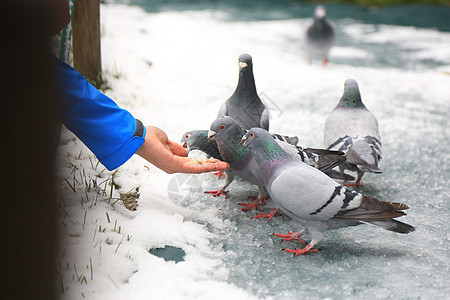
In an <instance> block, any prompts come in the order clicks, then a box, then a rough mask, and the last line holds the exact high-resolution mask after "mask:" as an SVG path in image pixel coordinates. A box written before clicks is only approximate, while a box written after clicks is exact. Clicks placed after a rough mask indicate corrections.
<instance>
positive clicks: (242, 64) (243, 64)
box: [239, 61, 248, 70]
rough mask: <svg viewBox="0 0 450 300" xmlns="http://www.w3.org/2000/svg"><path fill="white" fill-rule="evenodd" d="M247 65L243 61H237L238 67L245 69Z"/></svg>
mask: <svg viewBox="0 0 450 300" xmlns="http://www.w3.org/2000/svg"><path fill="white" fill-rule="evenodd" d="M247 67H248V64H247V63H245V62H241V61H240V62H239V69H241V70H242V69H245V68H247Z"/></svg>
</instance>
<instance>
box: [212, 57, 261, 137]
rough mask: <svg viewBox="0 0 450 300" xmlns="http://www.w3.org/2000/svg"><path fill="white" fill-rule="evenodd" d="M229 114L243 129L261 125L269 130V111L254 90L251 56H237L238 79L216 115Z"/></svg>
mask: <svg viewBox="0 0 450 300" xmlns="http://www.w3.org/2000/svg"><path fill="white" fill-rule="evenodd" d="M221 116H230V117H232V118H233V119H234V120H236V122H237V123H238V124H239V125H240V126H241V127H242V128H244V129H249V128H252V127H261V128H264V129H266V130H269V111H268V109H267V108H266V107H265V106H264V104H263V103H262V101H261V99H260V98H259V96H258V93H257V92H256V85H255V78H254V77H253V63H252V57H251V56H250V55H249V54H241V55H240V56H239V81H238V84H237V87H236V89H235V91H234V93H233V94H232V95H231V97H230V98H229V99H228V100H226V101H225V102H224V103H223V104H222V106H221V107H220V109H219V113H218V114H217V117H221Z"/></svg>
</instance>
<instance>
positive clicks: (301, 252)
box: [281, 245, 319, 256]
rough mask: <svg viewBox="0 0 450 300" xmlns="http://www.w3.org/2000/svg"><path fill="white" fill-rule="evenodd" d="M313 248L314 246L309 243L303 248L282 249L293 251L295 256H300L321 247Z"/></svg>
mask: <svg viewBox="0 0 450 300" xmlns="http://www.w3.org/2000/svg"><path fill="white" fill-rule="evenodd" d="M311 248H312V247H311V245H308V246H306V247H305V248H303V249H299V248H296V249H295V250H294V249H281V250H282V251H285V252H288V253H293V254H294V256H298V255H301V254H308V253H312V252H317V251H319V249H311Z"/></svg>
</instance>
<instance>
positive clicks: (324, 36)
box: [305, 5, 336, 65]
mask: <svg viewBox="0 0 450 300" xmlns="http://www.w3.org/2000/svg"><path fill="white" fill-rule="evenodd" d="M326 15H327V12H326V10H325V7H323V6H322V5H318V6H316V8H315V10H314V17H313V23H312V24H311V25H309V26H308V27H307V29H306V37H305V39H306V52H307V54H308V61H309V62H310V63H311V60H312V59H313V57H316V56H319V57H321V58H323V64H324V65H326V64H327V63H328V52H329V51H330V49H331V47H332V46H333V44H334V41H335V39H336V29H335V26H334V24H333V23H331V22H330V21H328V20H327V19H326Z"/></svg>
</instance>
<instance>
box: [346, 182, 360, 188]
mask: <svg viewBox="0 0 450 300" xmlns="http://www.w3.org/2000/svg"><path fill="white" fill-rule="evenodd" d="M343 185H344V186H348V187H351V186H354V187H358V188H360V187H362V184H361V183H359V181H356V182H355V183H344V184H343Z"/></svg>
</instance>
